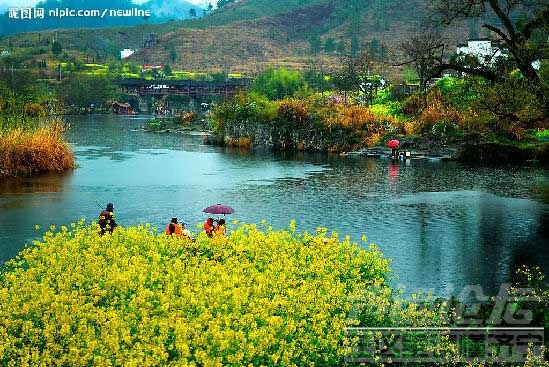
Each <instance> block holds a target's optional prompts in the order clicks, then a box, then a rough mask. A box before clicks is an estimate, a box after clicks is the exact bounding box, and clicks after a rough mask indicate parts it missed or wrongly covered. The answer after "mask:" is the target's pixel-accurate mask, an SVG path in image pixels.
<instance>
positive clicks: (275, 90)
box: [254, 68, 305, 100]
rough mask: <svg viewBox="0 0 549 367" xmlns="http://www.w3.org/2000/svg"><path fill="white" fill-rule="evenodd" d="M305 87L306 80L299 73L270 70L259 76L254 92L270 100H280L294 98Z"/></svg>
mask: <svg viewBox="0 0 549 367" xmlns="http://www.w3.org/2000/svg"><path fill="white" fill-rule="evenodd" d="M304 85H305V80H304V79H303V76H302V75H301V74H300V73H299V72H297V71H288V70H286V69H276V70H275V69H273V68H268V69H266V70H265V71H263V72H262V73H261V74H259V75H258V77H257V79H256V81H255V84H254V91H255V92H257V93H259V94H261V95H264V96H267V98H269V99H270V100H280V99H284V98H288V97H292V96H293V95H294V94H295V92H296V91H297V90H298V89H299V88H301V87H303V86H304Z"/></svg>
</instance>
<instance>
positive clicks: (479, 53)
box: [456, 38, 541, 70]
mask: <svg viewBox="0 0 549 367" xmlns="http://www.w3.org/2000/svg"><path fill="white" fill-rule="evenodd" d="M456 53H457V55H458V58H464V57H465V56H473V57H475V58H476V59H477V60H478V62H479V64H481V65H484V66H494V65H495V64H496V62H497V61H498V60H500V59H507V58H508V57H509V51H508V50H507V49H505V47H503V46H502V45H501V43H500V42H499V41H492V40H490V39H489V38H476V39H469V40H468V41H467V43H466V44H459V45H458V46H457V50H456ZM540 65H541V64H540V61H539V60H536V61H534V62H532V66H533V67H534V68H535V69H536V70H538V69H539V68H540Z"/></svg>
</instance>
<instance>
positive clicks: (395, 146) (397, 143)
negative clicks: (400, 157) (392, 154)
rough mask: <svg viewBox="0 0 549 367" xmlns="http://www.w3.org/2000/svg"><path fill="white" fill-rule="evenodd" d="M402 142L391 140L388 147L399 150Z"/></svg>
mask: <svg viewBox="0 0 549 367" xmlns="http://www.w3.org/2000/svg"><path fill="white" fill-rule="evenodd" d="M399 144H400V142H399V141H398V140H396V139H392V140H389V142H388V143H387V145H388V146H389V148H392V149H394V148H398V146H399Z"/></svg>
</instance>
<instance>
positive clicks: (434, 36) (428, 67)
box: [397, 25, 445, 92]
mask: <svg viewBox="0 0 549 367" xmlns="http://www.w3.org/2000/svg"><path fill="white" fill-rule="evenodd" d="M444 41H445V39H444V37H443V36H442V33H441V32H440V31H439V30H438V29H436V28H432V27H428V26H426V25H422V26H420V27H419V28H417V29H416V30H412V31H410V32H409V37H407V39H406V40H404V41H403V42H402V43H401V44H400V50H401V51H402V53H403V54H404V58H405V61H404V62H402V63H400V64H397V66H403V65H413V67H414V69H415V71H416V73H417V76H418V79H419V87H420V90H421V91H422V92H425V90H426V89H427V85H428V83H429V81H430V80H431V79H433V78H435V77H437V76H438V75H439V74H440V72H441V70H440V66H441V65H443V64H444V57H445V55H444Z"/></svg>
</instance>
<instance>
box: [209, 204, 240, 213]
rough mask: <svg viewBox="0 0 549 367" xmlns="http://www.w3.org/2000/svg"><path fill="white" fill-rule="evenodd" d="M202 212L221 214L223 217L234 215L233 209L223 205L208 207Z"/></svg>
mask: <svg viewBox="0 0 549 367" xmlns="http://www.w3.org/2000/svg"><path fill="white" fill-rule="evenodd" d="M202 211H203V212H204V213H210V214H223V215H225V214H231V213H234V209H233V208H231V207H230V206H228V205H225V204H215V205H210V206H209V207H207V208H204V210H202Z"/></svg>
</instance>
